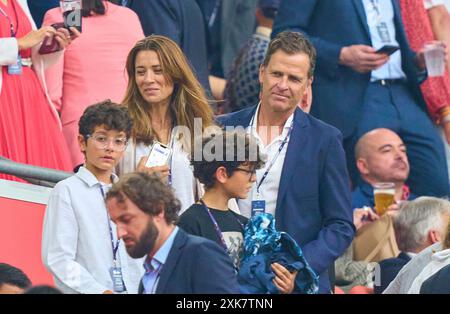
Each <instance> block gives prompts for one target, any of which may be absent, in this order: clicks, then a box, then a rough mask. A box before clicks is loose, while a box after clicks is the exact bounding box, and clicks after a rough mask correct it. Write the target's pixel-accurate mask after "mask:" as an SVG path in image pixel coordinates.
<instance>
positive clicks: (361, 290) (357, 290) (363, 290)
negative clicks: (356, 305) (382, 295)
mask: <svg viewBox="0 0 450 314" xmlns="http://www.w3.org/2000/svg"><path fill="white" fill-rule="evenodd" d="M348 294H373V289H372V288H368V287H364V286H354V287H353V288H351V289H350V291H349V292H348Z"/></svg>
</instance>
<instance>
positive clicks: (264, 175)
mask: <svg viewBox="0 0 450 314" xmlns="http://www.w3.org/2000/svg"><path fill="white" fill-rule="evenodd" d="M254 120H255V116H253V118H252V121H251V122H250V127H253V123H254ZM293 127H294V119H292V121H291V125H290V126H289V131H288V133H287V134H286V136H285V137H284V139H283V142H282V143H281V144H280V147H279V148H278V151H277V154H276V155H275V157H274V158H272V160H271V161H270V163H269V167H268V168H267V170H266V171H265V172H264V174H263V176H262V178H261V180H260V181H259V183H257V185H256V192H257V193H258V194H259V188H260V187H261V185H262V184H263V182H264V180H265V179H266V177H267V175H268V174H269V171H270V169H272V167H273V165H274V164H275V162H276V161H277V159H278V156H280V154H281V151H282V150H283V148H284V146H285V145H286V143H287V141H288V140H289V137H290V136H291V133H292V129H293Z"/></svg>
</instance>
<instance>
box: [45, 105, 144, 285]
mask: <svg viewBox="0 0 450 314" xmlns="http://www.w3.org/2000/svg"><path fill="white" fill-rule="evenodd" d="M131 127H132V122H131V118H130V116H129V114H128V110H127V108H126V107H124V106H120V105H118V104H114V103H112V102H111V101H109V100H106V101H103V102H101V103H98V104H95V105H92V106H90V107H88V108H87V109H86V110H85V111H84V113H83V115H82V116H81V118H80V121H79V136H78V141H79V145H80V149H81V151H82V152H83V154H84V156H85V163H84V165H83V166H82V167H80V168H79V170H78V172H77V173H76V174H75V175H73V176H71V177H70V178H67V179H65V180H63V181H61V182H59V183H58V184H57V185H56V186H55V187H54V189H53V191H52V193H51V195H50V199H49V201H48V205H47V209H46V212H45V217H44V227H43V238H42V259H43V263H44V265H45V266H46V268H47V269H48V271H49V272H50V273H51V274H52V275H53V278H54V280H55V284H56V286H57V287H58V288H59V289H60V290H61V291H62V292H64V293H89V294H97V293H104V294H110V293H137V291H138V287H139V281H140V278H141V277H142V275H143V268H142V260H134V259H132V258H131V257H129V256H128V254H127V252H126V250H125V246H124V244H123V242H122V241H120V240H119V239H118V237H117V230H116V226H115V224H114V223H113V222H112V221H111V220H110V217H109V215H108V212H107V209H106V206H105V202H104V198H105V195H106V193H107V192H108V190H109V188H110V187H111V186H112V183H114V182H115V181H117V179H118V178H117V176H116V175H115V174H114V173H113V170H114V168H115V166H116V165H117V163H118V162H119V161H120V159H121V158H122V156H123V153H124V151H125V148H126V146H127V142H128V139H129V137H130V133H131Z"/></svg>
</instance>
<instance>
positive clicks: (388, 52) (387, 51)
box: [375, 45, 400, 56]
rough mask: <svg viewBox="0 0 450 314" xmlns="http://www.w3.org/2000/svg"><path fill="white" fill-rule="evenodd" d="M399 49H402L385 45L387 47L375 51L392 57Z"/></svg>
mask: <svg viewBox="0 0 450 314" xmlns="http://www.w3.org/2000/svg"><path fill="white" fill-rule="evenodd" d="M399 49H400V47H398V46H391V45H385V46H383V47H381V48H380V49H378V50H377V51H375V53H383V54H386V55H388V56H390V55H391V54H393V53H394V52H396V51H397V50H399Z"/></svg>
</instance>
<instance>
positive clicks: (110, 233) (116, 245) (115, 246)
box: [100, 185, 120, 266]
mask: <svg viewBox="0 0 450 314" xmlns="http://www.w3.org/2000/svg"><path fill="white" fill-rule="evenodd" d="M100 192H101V193H102V197H103V199H105V198H106V197H105V191H103V187H102V186H101V185H100ZM106 218H107V220H108V227H109V236H110V237H111V247H112V253H113V262H114V266H115V264H116V255H117V250H118V249H119V242H120V239H117V241H116V244H115V245H114V236H113V231H112V227H111V222H110V218H109V213H108V210H106Z"/></svg>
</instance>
